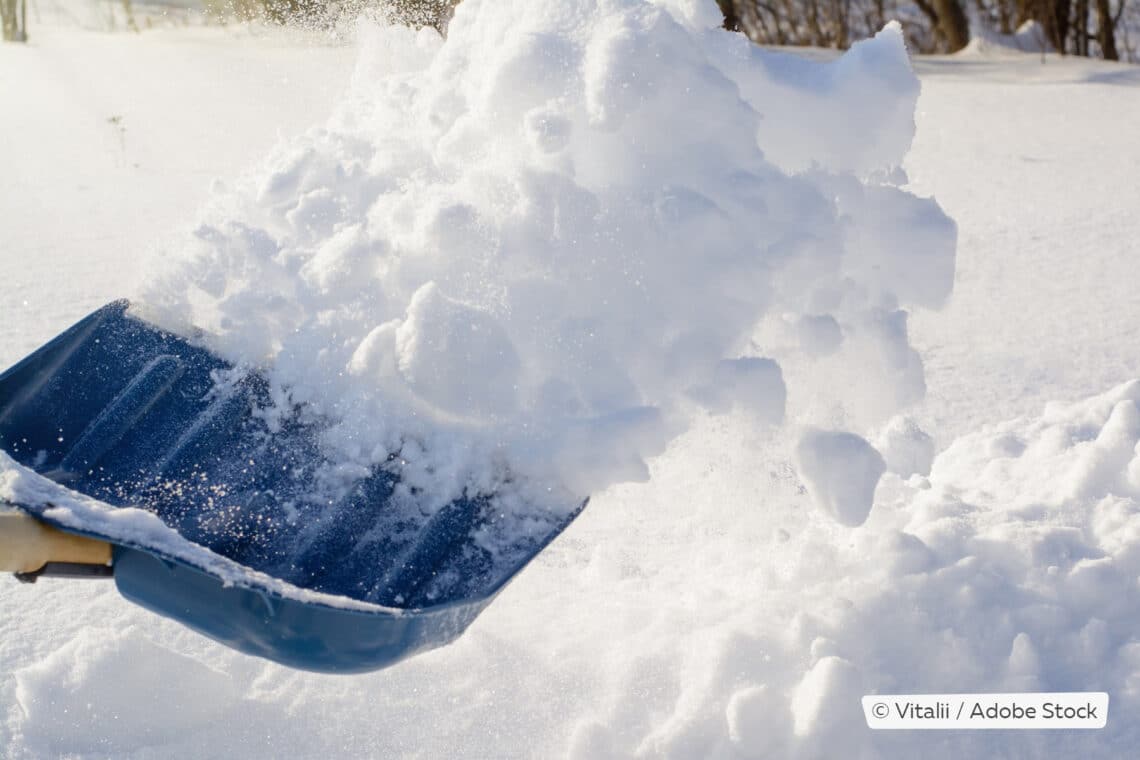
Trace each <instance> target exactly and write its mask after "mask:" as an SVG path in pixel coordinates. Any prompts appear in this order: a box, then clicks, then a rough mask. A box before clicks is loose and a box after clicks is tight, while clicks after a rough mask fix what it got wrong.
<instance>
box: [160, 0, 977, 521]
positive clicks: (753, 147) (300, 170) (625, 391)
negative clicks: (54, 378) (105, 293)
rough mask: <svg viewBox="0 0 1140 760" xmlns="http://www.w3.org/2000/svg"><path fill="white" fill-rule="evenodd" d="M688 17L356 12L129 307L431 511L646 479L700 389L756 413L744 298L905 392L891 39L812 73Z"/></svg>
mask: <svg viewBox="0 0 1140 760" xmlns="http://www.w3.org/2000/svg"><path fill="white" fill-rule="evenodd" d="M712 8H713V4H712V3H693V2H667V3H666V2H663V3H657V4H655V3H649V2H643V1H640V0H624V1H622V2H612V1H610V0H605V1H602V0H559V2H555V3H541V4H539V3H533V2H529V1H525V0H515V1H514V2H501V1H496V2H484V1H483V0H468V1H467V2H464V3H463V4H462V5H461V6H460V7H459V9H458V11H457V13H456V15H455V19H454V21H453V22H452V24H451V26H450V31H449V36H448V39H447V40H446V41H442V40H441V39H440V38H439V37H438V36H437V35H435V33H434V32H431V31H422V32H419V33H413V32H411V31H409V30H407V29H403V28H393V27H384V26H376V25H372V24H369V23H363V24H362V26H361V28H360V31H359V35H360V40H361V57H360V61H359V64H358V66H357V70H356V72H355V75H354V79H353V84H352V87H351V88H350V91H349V93H348V94H347V95H346V97H345V98H344V99H343V102H342V103H341V105H340V107H339V108H338V109H337V111H336V113H335V114H334V116H333V117H332V118H331V119H330V121H329V122H328V124H327V126H326V127H325V128H323V129H317V130H314V131H312V132H310V133H309V134H307V135H305V136H304V137H303V138H301V139H299V140H296V141H293V142H291V143H289V144H287V145H284V146H282V147H281V148H280V149H279V150H278V151H277V152H276V153H275V155H274V156H273V157H272V158H271V159H270V160H269V161H268V163H267V164H266V165H265V167H264V168H263V170H262V171H261V173H260V174H258V175H256V176H253V177H250V178H248V179H247V180H245V181H243V182H241V183H239V184H238V185H236V186H235V187H234V188H233V189H232V191H230V192H228V193H224V194H222V195H220V196H219V197H218V198H217V199H216V202H215V203H214V204H213V207H212V208H211V209H210V210H209V211H208V212H206V213H205V214H204V216H203V218H202V221H201V223H200V225H199V226H198V227H197V229H196V230H195V232H194V236H193V240H191V241H188V242H187V244H186V245H185V246H184V247H183V248H180V249H177V250H173V251H171V252H170V253H169V255H168V258H169V259H170V260H171V263H170V266H169V268H168V269H167V271H165V272H163V273H162V274H161V275H160V276H158V277H156V278H155V279H154V280H153V282H152V283H151V285H150V286H149V287H148V288H147V290H146V294H145V300H146V302H147V305H148V308H149V309H150V310H151V311H150V313H149V315H150V316H152V317H154V318H157V319H159V320H160V321H161V322H163V323H164V324H166V325H168V326H172V327H177V326H179V325H185V324H186V323H190V322H193V323H196V324H198V325H201V326H203V327H206V328H207V329H209V330H211V331H213V333H214V334H215V336H216V338H215V344H214V345H215V348H217V349H218V350H220V351H222V352H223V353H225V354H226V355H228V356H229V357H231V358H233V359H234V360H236V361H239V362H244V363H250V364H259V365H265V366H267V367H268V368H269V372H270V375H271V377H272V380H273V382H274V383H275V384H276V385H277V386H278V388H279V389H280V391H281V392H280V394H279V398H281V399H282V409H288V408H291V406H292V405H294V404H300V405H303V406H304V407H305V408H306V409H307V410H309V411H310V412H312V413H314V414H319V415H324V416H326V417H328V418H329V419H330V420H332V421H333V422H334V424H333V425H332V426H331V428H330V429H329V431H328V432H327V435H326V436H325V441H324V445H325V451H326V454H327V456H328V459H329V460H330V462H335V463H337V465H338V466H337V468H336V470H335V473H350V474H353V475H355V474H357V473H360V472H364V471H366V469H367V468H369V467H373V466H377V465H380V464H382V463H384V462H385V461H387V460H388V458H389V455H390V454H399V456H400V457H401V459H402V460H403V462H405V463H406V464H405V465H404V469H403V478H404V480H405V483H408V484H410V488H411V489H412V490H413V492H414V493H415V498H416V499H417V500H418V501H419V502H420V504H421V507H422V508H423V509H424V510H426V511H429V512H430V510H431V509H432V508H435V507H438V506H439V505H440V504H443V503H446V502H447V501H449V500H451V499H453V498H455V497H456V496H458V495H460V494H461V493H463V492H464V491H466V492H468V493H475V492H481V493H499V494H505V493H506V492H507V491H508V490H509V491H513V492H517V493H518V494H520V495H521V498H520V499H515V500H508V499H505V498H504V504H508V503H516V504H528V503H535V502H539V501H540V502H543V503H545V504H546V505H547V506H548V507H549V506H553V507H556V508H561V509H569V508H572V507H573V506H576V505H577V504H578V503H579V501H580V498H581V497H582V496H583V495H585V494H588V493H592V492H596V491H598V490H600V489H603V488H605V487H606V486H608V485H610V484H613V483H618V482H624V481H637V480H644V479H645V478H646V477H647V476H648V468H647V465H646V461H647V460H648V459H649V458H651V457H653V456H655V455H657V454H658V453H660V452H661V451H663V450H664V448H665V446H666V445H667V444H668V442H669V441H670V440H671V439H672V438H673V437H675V436H676V435H677V434H678V433H679V432H681V431H682V430H684V429H686V428H687V427H688V426H689V425H690V424H691V421H692V420H693V419H694V417H695V416H696V415H700V414H703V413H704V411H703V410H707V411H711V412H714V413H719V412H727V411H729V410H732V409H742V410H745V411H750V412H751V413H753V414H754V415H755V418H756V419H757V422H758V424H759V423H764V424H771V423H779V422H780V421H781V420H782V419H783V417H784V414H785V408H784V407H785V400H786V395H787V389H786V387H785V383H784V377H783V375H782V374H781V371H780V364H779V361H778V360H777V359H776V358H775V357H773V356H772V355H770V354H768V353H767V352H766V350H765V346H764V345H759V344H757V343H756V342H754V341H753V340H752V337H753V334H754V331H755V330H756V328H757V327H758V325H760V324H761V323H762V322H763V321H764V320H765V318H766V316H768V315H772V314H779V315H782V316H783V317H784V318H794V317H795V316H796V315H800V316H801V317H802V318H803V320H805V321H804V324H806V325H813V326H814V327H810V328H808V332H809V334H810V336H811V337H810V339H809V343H810V344H811V345H810V346H809V352H810V351H816V352H818V351H821V350H835V349H838V348H839V346H838V345H836V344H837V343H838V341H839V339H840V338H842V337H854V339H855V340H856V343H857V344H858V341H859V340H863V341H865V342H867V341H869V343H865V344H859V345H872V346H873V347H874V348H872V350H875V351H881V352H883V353H885V354H890V355H892V356H894V355H897V357H898V360H897V361H894V360H892V361H893V364H891V365H890V366H887V367H886V371H885V373H884V374H886V375H896V374H897V375H900V376H901V375H906V376H907V377H908V378H909V379H908V380H907V381H906V384H907V388H908V389H907V390H906V391H905V392H902V393H899V394H897V397H895V398H892V399H891V401H890V404H889V405H888V406H889V407H890V408H889V409H888V410H887V411H894V410H895V409H896V408H897V406H899V405H901V404H905V403H910V402H912V401H914V400H915V399H916V398H919V397H921V393H922V389H923V387H924V386H923V385H922V380H921V375H922V368H921V362H920V361H919V360H918V359H917V355H916V354H914V352H913V350H912V349H911V348H910V346H909V343H908V341H907V337H906V331H905V320H906V311H905V308H907V307H937V306H939V305H940V304H941V303H942V302H943V300H944V299H945V298H946V296H947V294H948V293H949V291H950V288H951V284H952V279H953V259H954V242H955V231H954V225H953V223H952V222H950V221H949V220H948V219H947V218H946V217H945V215H943V214H942V212H941V211H940V210H939V208H938V206H937V205H936V204H935V203H934V202H933V201H930V200H922V199H918V198H915V197H913V196H911V195H909V194H908V193H906V192H905V191H903V190H901V189H899V188H898V187H897V186H896V185H897V183H898V182H899V181H901V180H902V179H904V178H903V176H902V175H901V172H900V171H899V169H898V165H899V163H900V161H901V160H902V158H903V156H904V155H905V153H906V150H907V148H908V146H909V143H910V139H911V136H912V134H913V112H914V104H915V99H916V97H917V94H918V83H917V80H916V79H915V77H914V75H913V74H912V73H911V71H910V67H909V64H908V61H907V57H906V52H905V49H904V47H903V43H902V37H901V33H900V30H899V28H898V27H897V26H896V25H891V26H889V27H888V28H887V29H885V30H884V31H883V32H882V33H881V34H880V35H879V36H877V37H876V38H875V39H873V40H869V41H865V42H861V43H859V44H857V45H856V46H855V47H854V48H853V49H852V51H851V52H850V53H848V54H847V55H845V56H843V57H842V58H841V59H839V60H838V61H836V62H834V63H830V64H819V63H813V62H809V61H806V60H801V59H798V58H793V57H788V56H784V55H776V54H770V53H766V52H764V51H761V50H759V49H757V48H755V47H754V46H751V45H749V44H748V43H747V41H746V40H745V39H744V38H743V37H741V36H739V35H732V34H729V33H726V32H724V31H722V30H720V29H717V28H715V26H716V14H715V13H713V12H711V10H710V9H712ZM800 170H802V171H800ZM796 172H798V173H796ZM859 350H863V349H859ZM330 472H332V470H330ZM335 473H334V474H335ZM328 482H330V483H332V486H330V487H334V488H343V487H344V486H345V484H344V483H341V482H339V481H338V478H337V477H332V478H330V479H328Z"/></svg>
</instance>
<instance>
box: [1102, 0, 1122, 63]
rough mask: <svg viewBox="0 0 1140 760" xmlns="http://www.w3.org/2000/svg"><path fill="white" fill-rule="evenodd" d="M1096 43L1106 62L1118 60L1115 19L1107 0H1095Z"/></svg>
mask: <svg viewBox="0 0 1140 760" xmlns="http://www.w3.org/2000/svg"><path fill="white" fill-rule="evenodd" d="M1120 1H1121V2H1122V3H1123V2H1124V0H1120ZM1096 41H1097V43H1098V44H1099V45H1100V54H1101V55H1102V56H1104V59H1105V60H1106V61H1119V60H1120V53H1119V52H1117V50H1116V18H1114V17H1113V15H1112V11H1111V10H1110V9H1109V7H1108V0H1096Z"/></svg>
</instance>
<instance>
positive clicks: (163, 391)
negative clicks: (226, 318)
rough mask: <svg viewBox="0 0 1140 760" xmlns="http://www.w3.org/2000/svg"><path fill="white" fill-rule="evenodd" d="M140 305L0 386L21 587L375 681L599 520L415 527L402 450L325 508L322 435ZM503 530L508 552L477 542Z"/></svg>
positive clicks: (316, 425)
mask: <svg viewBox="0 0 1140 760" xmlns="http://www.w3.org/2000/svg"><path fill="white" fill-rule="evenodd" d="M128 307H129V304H128V303H127V302H126V301H119V302H115V303H112V304H110V305H108V306H106V307H104V308H102V309H100V310H98V311H96V312H95V313H93V314H91V315H90V316H88V317H87V318H85V319H84V320H82V321H81V322H79V323H78V324H76V325H75V326H73V327H72V328H70V329H69V330H67V331H66V332H64V333H62V334H61V335H59V336H58V337H56V338H55V339H54V340H52V341H51V342H50V343H48V344H47V345H45V346H43V347H42V348H40V349H39V350H37V351H36V352H35V353H33V354H31V355H30V356H28V357H27V358H25V359H24V360H23V361H21V362H20V363H18V364H16V365H15V366H14V367H12V368H11V369H9V370H8V371H7V372H5V373H4V374H2V375H0V450H2V453H0V570H2V571H7V572H15V573H16V574H17V576H18V577H19V578H20V579H22V580H25V581H34V580H36V579H37V578H40V577H44V576H72V577H75V576H90V577H113V578H114V582H115V585H116V586H117V588H118V590H119V592H120V593H121V594H122V595H123V596H125V597H126V598H127V599H129V600H131V601H134V602H136V603H138V604H140V605H142V606H144V607H146V608H148V609H150V610H153V611H155V612H157V613H159V614H161V615H165V616H168V617H171V618H174V619H175V620H178V621H180V622H182V623H184V624H185V625H187V626H189V627H190V628H192V629H194V630H196V631H199V632H200V633H203V634H205V635H207V636H210V637H211V638H213V639H216V640H217V641H219V642H221V643H223V644H226V645H227V646H230V647H233V648H235V649H238V650H240V651H242V652H246V653H249V654H253V655H258V656H261V657H266V658H269V659H271V660H275V661H277V662H280V663H283V664H285V665H289V666H292V667H296V668H302V669H306V670H314V671H322V672H336V673H351V672H362V671H368V670H375V669H379V668H383V667H386V666H388V665H392V664H394V663H396V662H398V661H400V660H402V659H404V658H407V657H409V656H411V655H414V654H416V653H419V652H423V651H426V650H429V649H433V648H435V647H439V646H442V645H444V644H447V643H449V642H450V641H453V640H454V639H455V638H457V637H458V636H459V635H460V634H461V633H462V632H463V631H464V630H465V629H466V628H467V626H468V625H470V624H471V622H472V621H473V620H474V619H475V617H476V616H477V615H478V614H479V613H480V612H481V611H482V610H483V609H484V608H485V607H486V606H487V605H488V604H490V602H491V601H492V600H493V599H494V597H495V596H496V594H498V592H499V591H501V590H502V588H503V587H504V586H505V584H506V583H507V582H508V581H510V580H511V578H513V577H514V576H515V575H516V574H517V573H518V572H519V571H520V570H522V568H523V567H524V566H525V565H526V564H527V563H528V562H529V561H530V560H531V559H532V558H533V557H534V556H535V555H536V554H538V552H540V551H541V550H542V549H543V548H544V547H545V546H546V545H547V544H548V543H550V541H552V540H553V539H554V538H555V537H556V536H557V535H558V534H559V533H561V532H562V530H564V529H565V528H566V526H567V525H569V523H570V522H571V521H572V520H573V519H574V517H575V516H576V515H577V514H578V512H580V511H581V509H582V508H583V507H584V506H585V503H583V504H582V505H581V506H580V507H579V508H578V510H577V511H575V512H574V513H573V514H570V515H568V516H566V517H565V519H563V520H561V521H560V522H558V523H557V524H552V525H547V526H545V527H540V528H534V527H533V526H530V527H529V528H528V530H529V531H530V532H529V533H524V534H522V535H518V536H516V535H515V534H514V531H517V530H518V526H513V527H510V528H508V527H507V526H505V525H503V524H502V523H503V522H504V521H502V520H500V519H499V515H498V512H497V510H496V509H494V506H493V505H494V494H468V495H465V496H464V497H463V498H461V499H458V500H456V501H454V502H452V503H451V504H448V505H447V506H445V507H443V508H442V509H439V510H438V511H436V512H435V513H433V514H431V515H424V516H421V515H419V514H418V513H417V514H414V515H409V514H408V510H407V509H397V508H396V507H395V506H394V503H395V500H394V498H393V492H394V490H395V489H396V487H397V486H398V484H399V482H400V467H399V461H400V460H399V458H398V457H396V456H393V457H390V458H389V460H388V461H387V462H385V463H383V464H381V465H379V466H377V467H376V468H375V469H374V470H373V472H372V474H371V475H370V476H369V477H366V478H364V479H363V480H361V481H359V482H357V483H356V484H355V486H354V487H353V488H352V489H351V491H350V492H349V493H348V494H347V495H346V496H344V497H343V498H342V499H341V500H340V501H339V502H338V503H334V504H328V503H314V501H313V500H312V499H311V498H307V497H308V496H309V494H311V492H312V487H313V483H314V480H315V477H316V472H317V471H318V468H319V466H320V465H321V464H322V463H323V460H322V456H321V453H320V450H319V446H318V442H317V439H318V436H319V434H320V432H321V429H322V428H321V423H320V422H319V421H316V422H314V421H313V420H310V419H307V418H305V419H303V418H302V415H295V416H294V417H292V418H291V421H288V422H286V423H285V424H277V425H274V426H273V427H272V429H271V428H270V426H269V425H268V423H267V422H266V419H265V415H264V414H262V413H260V412H261V411H263V410H264V409H266V408H268V407H269V406H270V403H269V402H270V394H269V386H268V383H267V382H266V380H265V378H264V377H263V376H262V375H261V374H259V373H258V372H256V371H249V372H244V373H243V372H240V371H239V370H236V369H235V368H234V367H233V366H232V365H231V364H229V363H227V362H226V361H224V360H222V359H220V358H219V357H217V356H216V355H214V354H213V353H211V352H209V351H208V350H206V349H204V348H202V347H200V345H199V343H200V342H201V341H200V337H201V336H195V335H191V336H187V337H182V336H179V335H175V334H172V333H169V332H165V331H163V330H160V329H158V328H156V327H154V326H153V325H151V324H149V323H147V322H145V321H143V320H142V319H139V318H137V317H135V316H133V315H132V314H129V313H128ZM325 464H327V463H325ZM529 522H530V521H528V525H529ZM508 529H509V530H511V531H512V533H511V534H510V541H509V542H508V543H507V545H509V547H510V548H509V550H507V551H505V552H500V553H499V554H498V555H497V556H495V557H492V555H491V554H490V553H489V552H488V550H487V549H485V548H483V547H484V546H486V545H487V543H486V542H485V541H479V540H476V537H477V536H483V537H484V538H485V537H486V536H488V535H493V534H494V533H495V532H496V531H506V530H508ZM499 543H502V542H499Z"/></svg>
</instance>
